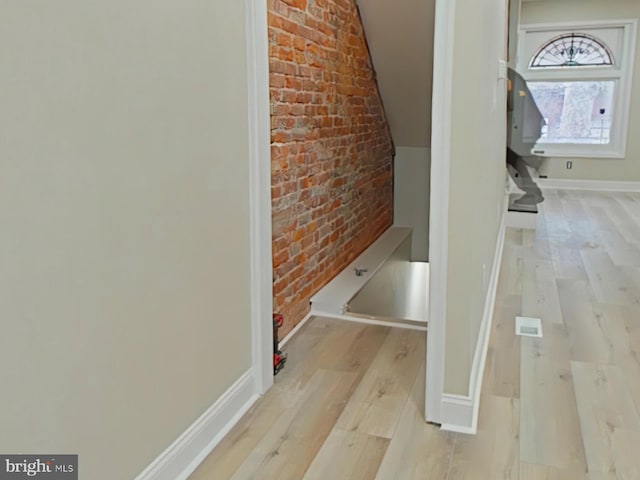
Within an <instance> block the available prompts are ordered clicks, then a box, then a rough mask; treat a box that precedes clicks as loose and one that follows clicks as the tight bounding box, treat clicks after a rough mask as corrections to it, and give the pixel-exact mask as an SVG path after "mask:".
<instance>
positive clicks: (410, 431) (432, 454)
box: [376, 365, 455, 480]
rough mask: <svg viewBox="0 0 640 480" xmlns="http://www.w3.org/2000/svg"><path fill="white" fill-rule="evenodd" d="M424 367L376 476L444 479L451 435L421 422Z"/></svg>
mask: <svg viewBox="0 0 640 480" xmlns="http://www.w3.org/2000/svg"><path fill="white" fill-rule="evenodd" d="M424 388H425V368H424V365H423V366H422V368H421V369H420V370H419V372H418V375H417V376H416V380H415V382H414V384H413V388H412V390H411V395H410V396H409V398H408V399H407V402H406V403H405V405H404V408H403V410H402V414H401V416H400V420H399V421H398V426H397V428H396V432H395V434H394V436H393V438H392V439H391V442H390V443H389V447H388V448H387V451H386V454H385V456H384V459H383V460H382V463H381V465H380V468H379V469H378V474H377V476H376V479H377V480H389V479H398V480H399V479H402V480H424V479H427V478H428V479H429V480H446V479H447V478H454V477H450V476H449V477H448V473H449V466H450V460H451V454H452V450H453V442H454V438H455V435H454V434H453V433H450V432H444V431H442V430H440V429H439V428H438V427H437V426H435V425H430V424H427V423H425V422H424V396H425V389H424Z"/></svg>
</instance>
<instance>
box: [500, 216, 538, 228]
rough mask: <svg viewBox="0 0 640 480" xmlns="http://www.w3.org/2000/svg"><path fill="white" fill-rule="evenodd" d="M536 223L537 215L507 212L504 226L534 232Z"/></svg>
mask: <svg viewBox="0 0 640 480" xmlns="http://www.w3.org/2000/svg"><path fill="white" fill-rule="evenodd" d="M537 222H538V214H537V213H529V212H507V213H505V226H507V227H509V228H524V229H527V230H535V229H536V224H537Z"/></svg>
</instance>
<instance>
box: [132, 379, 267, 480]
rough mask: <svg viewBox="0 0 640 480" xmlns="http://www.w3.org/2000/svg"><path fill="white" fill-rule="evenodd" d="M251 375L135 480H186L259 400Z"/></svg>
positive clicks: (216, 403)
mask: <svg viewBox="0 0 640 480" xmlns="http://www.w3.org/2000/svg"><path fill="white" fill-rule="evenodd" d="M254 373H255V372H254V370H253V368H251V369H249V370H247V371H246V372H245V373H244V374H243V375H242V376H241V377H240V378H239V379H238V380H237V381H236V382H235V383H234V384H233V385H232V386H231V388H229V389H228V390H227V391H226V392H225V393H224V394H222V396H220V398H219V399H218V400H217V401H216V402H215V403H214V404H213V405H212V406H211V407H209V408H208V409H207V411H206V412H204V413H203V414H202V415H201V416H200V417H199V418H198V419H197V420H196V421H195V422H193V424H192V425H191V426H190V427H189V428H187V430H185V431H184V432H183V433H182V435H180V437H178V438H177V439H176V441H175V442H173V443H172V444H171V445H170V446H169V447H168V448H167V449H166V450H165V451H164V452H162V453H161V454H160V455H159V456H158V457H157V458H156V459H155V460H154V461H153V462H152V463H151V464H150V465H149V466H148V467H147V468H145V469H144V470H143V471H142V472H141V473H140V474H139V475H138V476H137V477H136V478H135V480H186V479H187V478H188V477H189V475H191V473H193V471H194V470H195V469H196V468H197V467H198V465H200V463H202V461H203V460H204V459H205V458H206V457H207V455H209V453H211V451H212V450H213V449H214V448H215V446H216V445H217V444H218V443H220V441H221V440H222V439H223V438H224V436H225V435H226V434H227V433H228V432H229V431H230V430H231V428H233V426H234V425H235V424H236V423H237V422H238V420H240V418H241V417H242V416H243V415H244V414H245V413H246V412H247V410H249V408H250V407H251V406H252V405H253V404H254V402H255V401H256V400H257V399H258V398H259V396H258V394H256V378H255V375H254Z"/></svg>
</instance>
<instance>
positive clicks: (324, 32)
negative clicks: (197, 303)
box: [268, 0, 393, 336]
mask: <svg viewBox="0 0 640 480" xmlns="http://www.w3.org/2000/svg"><path fill="white" fill-rule="evenodd" d="M268 8H269V55H270V71H271V75H270V91H271V110H272V112H271V113H272V119H271V129H272V130H271V141H272V149H271V155H272V208H273V267H274V271H273V278H274V292H273V294H274V308H275V309H276V311H278V312H279V313H282V314H284V318H285V326H284V328H283V330H282V331H281V332H280V334H281V336H283V335H285V334H286V333H287V332H288V331H289V330H291V328H293V327H294V326H295V325H296V324H297V323H298V322H299V321H300V320H301V319H302V318H303V317H304V316H305V315H306V314H307V312H308V311H309V299H310V298H311V296H312V295H313V294H314V293H315V292H317V291H318V290H319V289H320V288H321V287H323V286H324V285H325V284H326V283H327V282H328V281H329V280H331V279H332V278H333V277H334V276H335V275H336V274H338V273H339V272H340V271H341V270H342V269H343V268H344V267H346V266H347V265H348V264H349V263H350V262H351V261H352V260H353V259H354V258H355V257H356V256H357V255H359V254H360V253H361V252H362V251H363V250H364V249H365V248H366V247H368V246H369V245H370V244H371V243H372V242H373V241H374V240H375V239H376V238H377V237H378V236H379V235H380V234H381V233H382V232H383V231H384V230H386V228H387V227H388V226H390V225H391V222H392V219H393V198H392V190H393V186H392V181H393V158H392V142H391V137H390V135H389V132H388V129H387V124H386V120H385V118H384V112H383V110H382V106H381V102H380V98H379V96H378V92H377V88H376V85H375V80H374V74H373V70H372V66H371V63H370V60H369V56H368V52H367V48H366V44H365V37H364V32H363V29H362V25H361V23H360V19H359V16H358V13H357V10H356V8H355V5H354V3H353V0H322V1H320V0H317V1H307V0H269V1H268Z"/></svg>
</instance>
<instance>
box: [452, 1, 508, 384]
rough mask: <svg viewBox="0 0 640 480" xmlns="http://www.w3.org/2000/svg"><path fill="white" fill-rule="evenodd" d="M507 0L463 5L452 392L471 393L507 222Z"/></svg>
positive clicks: (455, 150) (456, 91)
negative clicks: (501, 65)
mask: <svg viewBox="0 0 640 480" xmlns="http://www.w3.org/2000/svg"><path fill="white" fill-rule="evenodd" d="M506 18H507V15H506V2H505V0H482V1H479V0H458V1H457V2H456V20H455V22H456V26H455V39H454V43H455V46H454V52H453V55H454V72H453V75H454V84H453V105H452V126H453V130H452V139H451V181H450V192H449V260H448V283H447V289H448V291H447V326H446V353H445V355H446V361H445V392H447V393H452V394H459V395H467V394H468V393H469V378H470V374H471V363H472V359H473V354H474V351H475V348H476V343H477V339H478V333H479V328H480V324H481V320H482V315H483V308H484V301H485V297H486V293H487V289H486V283H487V282H486V281H483V265H484V266H485V269H486V272H487V276H488V275H489V273H490V271H491V265H492V262H493V256H494V251H495V246H496V241H497V237H498V231H499V225H500V220H501V216H502V208H503V198H504V182H505V147H504V146H505V142H506V115H505V111H506V83H505V81H504V80H498V59H505V58H506V21H507V20H506Z"/></svg>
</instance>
